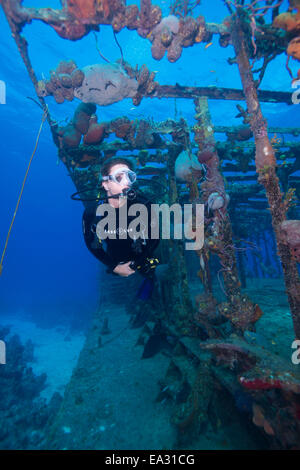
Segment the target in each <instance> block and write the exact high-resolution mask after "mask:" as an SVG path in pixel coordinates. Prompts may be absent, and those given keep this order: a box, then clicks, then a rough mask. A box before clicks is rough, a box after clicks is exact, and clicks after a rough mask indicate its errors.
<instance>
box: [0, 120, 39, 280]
mask: <svg viewBox="0 0 300 470" xmlns="http://www.w3.org/2000/svg"><path fill="white" fill-rule="evenodd" d="M47 114H48V111H45V112H44V114H43V116H42V122H41V125H40V128H39V132H38V135H37V138H36V141H35V146H34V149H33V152H32V155H31V157H30V160H29V163H28V167H27V170H26V173H25V176H24V180H23V184H22V187H21V191H20V194H19V197H18V202H17V205H16V208H15V212H14V215H13V218H12V221H11V224H10V227H9V230H8V234H7V237H6V241H5V246H4V250H3V252H2V256H1V261H0V276H1V274H2V269H3V258H4V255H5V252H6V248H7V244H8V240H9V237H10V232H11V229H12V226H13V224H14V221H15V218H16V215H17V211H18V208H19V204H20V201H21V197H22V194H23V190H24V186H25V182H26V179H27V175H28V172H29V169H30V165H31V162H32V159H33V157H34V154H35V152H36V149H37V146H38V143H39V139H40V135H41V132H42V129H43V125H44V122H45V120H46V117H47Z"/></svg>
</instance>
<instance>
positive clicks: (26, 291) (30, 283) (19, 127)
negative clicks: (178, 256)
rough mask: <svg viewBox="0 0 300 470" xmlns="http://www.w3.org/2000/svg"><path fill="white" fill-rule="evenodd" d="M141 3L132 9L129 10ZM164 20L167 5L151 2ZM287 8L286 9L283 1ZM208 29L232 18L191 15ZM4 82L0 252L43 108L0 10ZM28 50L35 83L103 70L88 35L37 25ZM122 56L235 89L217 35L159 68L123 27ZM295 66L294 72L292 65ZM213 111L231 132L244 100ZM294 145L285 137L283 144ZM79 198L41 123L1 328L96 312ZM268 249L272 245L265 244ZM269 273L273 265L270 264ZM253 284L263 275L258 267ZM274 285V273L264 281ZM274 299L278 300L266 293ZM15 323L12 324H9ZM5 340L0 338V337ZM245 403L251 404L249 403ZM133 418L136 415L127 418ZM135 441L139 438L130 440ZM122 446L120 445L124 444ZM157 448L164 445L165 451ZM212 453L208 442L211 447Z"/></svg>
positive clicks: (286, 111)
mask: <svg viewBox="0 0 300 470" xmlns="http://www.w3.org/2000/svg"><path fill="white" fill-rule="evenodd" d="M130 3H133V4H134V3H137V2H135V1H131V2H127V4H130ZM155 3H156V4H157V5H160V6H161V8H162V10H163V12H164V14H167V13H168V7H169V5H168V2H167V1H164V0H160V1H156V2H155ZM23 5H24V6H28V7H36V8H37V7H51V8H60V6H61V3H60V2H59V1H58V0H57V1H50V0H44V1H42V0H25V1H24V2H23ZM284 5H285V6H286V8H284V7H283V8H282V10H283V11H284V10H286V9H287V6H288V2H287V1H285V2H284ZM196 13H197V14H203V15H204V16H205V18H206V19H207V21H209V22H216V23H219V22H221V21H222V20H223V18H224V17H225V16H228V10H227V8H226V7H225V5H224V3H223V2H221V1H219V0H213V1H209V2H208V1H203V2H202V4H201V5H200V6H199V7H197V9H196ZM0 26H1V28H0V31H1V33H0V34H1V41H0V54H1V66H0V80H2V81H4V82H5V84H6V104H2V105H0V123H1V139H0V154H1V157H2V158H1V160H2V169H1V172H0V200H1V201H2V203H1V204H0V247H1V249H2V247H4V243H5V239H6V235H7V231H8V229H9V225H10V222H11V219H12V216H13V213H14V209H15V205H16V203H17V197H18V193H19V191H20V188H21V184H22V181H23V177H24V175H25V172H26V168H27V165H28V162H29V158H30V155H31V153H32V151H33V148H34V144H35V140H36V137H37V133H38V129H39V126H40V122H41V117H42V115H41V109H40V108H39V107H38V106H37V105H36V104H35V103H34V102H33V100H31V99H28V98H29V97H31V98H35V90H34V87H33V85H32V83H31V81H30V79H29V77H28V74H27V71H26V68H25V66H24V63H23V61H22V59H21V56H20V54H19V52H18V50H17V47H16V44H15V42H14V40H13V38H12V37H11V32H10V29H9V26H8V23H7V21H6V19H5V16H4V14H3V11H2V9H0ZM23 33H24V35H25V37H26V40H27V41H28V44H29V54H30V59H31V63H32V65H33V68H34V70H35V73H36V75H37V77H38V79H41V78H43V76H48V75H49V71H50V70H51V69H54V68H55V67H56V66H57V64H58V62H59V61H61V60H69V59H73V60H74V61H75V62H76V64H77V65H78V67H84V66H85V65H88V64H93V63H97V62H99V61H100V62H101V59H100V58H99V54H98V52H97V49H96V45H95V39H94V36H93V35H92V34H89V35H87V36H86V37H84V38H82V39H81V40H80V41H68V40H64V39H62V38H60V37H59V36H58V35H57V34H56V33H55V31H54V30H53V29H52V28H49V27H48V26H47V25H45V24H43V23H41V22H38V21H34V22H33V23H32V24H31V25H29V26H26V27H25V29H24V31H23ZM98 37H99V47H100V50H101V52H102V53H103V54H104V55H105V56H106V57H108V58H109V60H110V61H115V60H117V59H119V58H120V51H119V48H118V47H117V45H116V43H115V40H114V36H113V33H112V29H111V27H110V26H101V27H100V33H99V34H98ZM118 41H119V43H120V44H121V47H122V50H123V54H124V58H125V60H126V61H127V62H129V63H130V64H131V65H132V66H135V65H136V64H137V65H138V66H139V67H141V66H142V65H143V64H146V65H147V67H148V68H149V69H150V70H155V71H156V72H157V73H156V79H157V80H158V81H159V82H160V84H169V85H175V84H176V83H179V84H180V85H191V86H220V87H231V88H239V89H240V88H241V80H240V76H239V73H238V69H237V66H236V65H233V66H230V65H229V64H228V63H227V59H228V58H229V57H233V56H234V51H233V48H232V46H229V47H227V48H221V47H220V46H219V44H218V40H217V38H216V37H214V39H213V41H212V42H213V43H212V45H211V46H210V47H207V48H205V45H203V44H199V45H195V46H194V47H189V48H185V49H183V53H182V56H181V58H180V60H178V61H177V62H175V63H174V64H171V63H170V62H168V60H167V58H166V57H164V58H163V59H162V60H161V61H156V60H154V59H153V58H152V56H151V50H150V49H151V44H150V42H149V41H147V40H145V39H142V38H141V37H140V36H138V34H137V33H136V32H135V31H129V30H127V29H123V30H122V31H121V32H120V33H119V34H118ZM285 61H286V56H285V54H281V55H280V56H278V57H277V58H276V59H275V60H273V61H272V62H271V63H270V65H269V67H268V69H267V71H266V74H265V76H264V79H263V82H262V85H261V88H262V89H264V90H274V91H286V92H292V91H293V90H292V88H291V79H290V77H289V75H288V73H287V70H286V68H285ZM291 68H292V70H293V71H294V74H296V71H297V63H296V62H293V63H292V64H291ZM46 101H47V103H48V104H49V107H50V110H51V114H52V115H53V116H54V117H55V119H56V120H58V121H62V120H64V119H65V118H70V117H71V116H72V114H73V112H74V110H75V107H76V106H77V104H78V101H76V100H74V101H73V102H71V103H66V102H65V103H64V105H58V104H56V103H55V101H54V100H53V99H52V98H48V99H47V100H46ZM209 104H210V112H211V116H212V121H213V123H214V124H215V125H227V126H228V125H236V124H238V122H237V119H236V118H235V116H236V114H237V110H236V106H235V105H236V104H243V103H241V102H232V101H217V100H216V101H214V100H211V101H210V102H209ZM262 110H263V113H264V115H265V117H266V118H267V120H268V124H269V126H282V125H284V126H285V127H289V126H291V127H293V126H295V117H296V116H298V115H299V112H298V108H297V105H291V106H287V105H285V104H267V103H262ZM175 112H176V113H177V116H178V117H183V118H184V119H186V120H187V122H188V123H189V124H191V123H193V122H194V121H193V116H194V108H193V103H192V100H177V103H176V110H175V105H174V100H167V99H161V100H151V99H143V100H142V102H141V104H140V105H139V106H138V107H136V106H133V104H132V101H131V100H130V99H125V100H123V101H122V102H119V103H115V104H113V105H110V106H107V107H103V108H99V107H98V110H97V114H98V117H99V120H103V121H108V120H111V119H114V118H116V117H118V116H123V115H126V116H128V117H129V119H135V118H141V117H143V118H145V117H146V118H154V119H155V120H157V121H162V120H164V119H167V118H174V116H175ZM293 139H296V137H290V138H289V140H293ZM74 191H75V189H74V185H73V183H72V181H71V179H70V178H69V176H68V175H67V171H66V168H65V167H64V166H63V164H62V163H61V162H58V157H57V148H56V147H55V145H54V143H53V141H52V137H51V133H50V130H49V127H48V126H47V123H46V124H45V125H44V128H43V131H42V134H41V138H40V142H39V145H38V149H37V152H36V154H35V156H34V159H33V163H32V166H31V168H30V172H29V175H28V179H27V181H26V185H25V189H24V193H23V197H22V200H21V203H20V206H19V209H18V212H17V216H16V219H15V223H14V226H13V230H12V232H11V236H10V239H9V243H8V247H7V252H6V255H5V258H4V261H3V272H2V275H1V277H0V323H1V315H2V316H3V318H5V322H7V319H9V318H10V317H11V318H12V319H15V318H17V319H27V320H30V321H33V322H36V324H37V325H41V326H43V327H44V328H55V327H56V326H59V325H62V324H63V325H64V326H66V325H67V326H70V325H73V327H74V329H77V330H79V331H83V330H84V328H86V327H87V326H88V325H89V319H90V318H91V316H92V314H93V312H94V311H95V310H96V309H97V307H98V304H99V289H100V290H101V283H102V280H103V282H104V279H106V278H105V272H104V271H105V270H104V269H103V267H102V266H101V265H100V263H99V262H98V261H97V260H96V259H95V258H93V257H92V256H91V255H90V253H89V252H88V251H87V249H86V246H85V244H84V241H83V236H82V227H81V224H82V222H81V217H82V212H83V206H82V205H81V203H80V202H74V201H72V200H71V199H70V195H71V194H72V193H73V192H74ZM269 243H270V244H271V243H273V242H272V240H271V239H270V241H269ZM272 263H273V266H274V269H275V268H276V269H277V268H278V269H280V268H279V267H278V260H273V261H272ZM253 264H254V261H253V258H251V253H250V254H249V264H248V268H249V272H252V271H253V269H254V268H253ZM256 274H257V277H261V278H263V277H265V273H264V272H263V271H262V268H260V267H258V272H257V273H256ZM270 277H272V275H270ZM272 295H274V294H272ZM13 322H14V320H12V321H11V323H12V324H13ZM0 339H1V338H0ZM247 405H248V402H247ZM132 414H133V410H132ZM137 440H138V438H137V437H136V442H137ZM124 445H125V444H124ZM162 445H163V444H162ZM207 445H208V444H207Z"/></svg>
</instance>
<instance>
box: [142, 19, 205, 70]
mask: <svg viewBox="0 0 300 470" xmlns="http://www.w3.org/2000/svg"><path fill="white" fill-rule="evenodd" d="M210 37H211V36H210V35H209V34H208V33H207V31H206V27H205V20H204V17H203V16H199V17H198V18H196V19H195V18H193V17H192V16H186V17H182V18H180V19H178V18H177V17H176V16H175V15H169V16H167V17H165V18H163V19H162V20H161V22H160V23H159V24H158V25H157V26H156V27H155V28H154V29H153V30H152V32H151V33H150V35H149V39H150V41H151V42H152V47H151V52H152V56H153V57H154V59H157V60H160V59H162V58H163V56H164V55H165V53H166V52H167V55H168V60H169V61H170V62H176V61H177V60H178V59H179V58H180V56H181V53H182V48H183V47H189V46H192V45H193V44H194V43H199V42H202V41H205V40H206V41H208V40H209V39H210Z"/></svg>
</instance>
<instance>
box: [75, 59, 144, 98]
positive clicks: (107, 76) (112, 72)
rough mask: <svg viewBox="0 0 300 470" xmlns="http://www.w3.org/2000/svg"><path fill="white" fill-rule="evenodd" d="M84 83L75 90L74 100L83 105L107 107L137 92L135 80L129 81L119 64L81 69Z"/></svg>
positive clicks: (96, 65)
mask: <svg viewBox="0 0 300 470" xmlns="http://www.w3.org/2000/svg"><path fill="white" fill-rule="evenodd" d="M82 71H83V73H84V81H83V83H82V85H81V86H80V87H77V88H76V90H75V96H76V98H79V99H80V100H81V101H83V102H84V103H96V104H98V105H101V106H107V105H109V104H112V103H116V102H117V101H121V100H123V99H124V98H128V97H133V96H134V95H135V93H136V91H137V88H138V84H137V82H136V80H134V79H131V78H130V77H129V76H128V75H127V73H126V72H125V70H124V69H123V68H122V67H121V66H120V65H119V64H116V63H115V64H94V65H88V66H86V67H84V68H83V69H82Z"/></svg>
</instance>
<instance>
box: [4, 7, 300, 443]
mask: <svg viewBox="0 0 300 470" xmlns="http://www.w3.org/2000/svg"><path fill="white" fill-rule="evenodd" d="M224 3H225V4H226V5H227V8H228V16H227V17H226V18H224V20H223V22H222V23H221V24H215V23H209V18H204V17H203V16H196V14H195V11H196V7H197V6H198V5H199V4H200V2H199V1H196V2H189V1H188V0H182V1H176V2H172V3H171V6H170V14H169V15H168V16H164V17H163V15H162V11H161V9H160V7H158V6H156V5H154V4H152V2H151V0H141V2H140V7H138V6H137V5H129V6H126V3H125V1H124V0H64V1H62V2H61V4H62V5H61V9H59V10H54V9H51V8H27V7H24V6H23V5H22V2H21V0H1V5H2V8H3V10H4V13H5V15H6V18H7V21H8V23H9V26H10V28H11V31H12V36H13V38H14V40H15V41H16V44H17V46H18V49H19V52H20V54H21V57H22V59H23V61H24V63H25V66H26V68H27V70H28V74H29V76H30V78H31V80H32V82H33V85H34V87H35V90H36V94H37V99H38V100H39V103H40V106H41V107H42V110H43V112H44V117H45V119H47V122H48V124H49V126H50V128H51V133H52V136H53V142H54V144H55V146H56V147H57V153H58V156H59V158H60V160H61V161H62V162H63V164H64V165H65V167H66V170H67V173H68V175H69V176H70V177H71V178H72V181H73V182H74V186H75V188H76V195H77V196H74V197H79V198H80V199H81V200H82V201H83V203H84V204H89V201H91V200H95V198H97V197H98V193H99V187H98V181H99V175H100V170H101V164H102V162H103V161H104V160H105V159H106V158H107V157H109V156H113V155H119V154H122V152H124V151H130V152H131V154H132V155H133V156H134V158H135V159H136V163H137V168H138V170H137V171H138V174H139V176H140V178H141V180H142V182H143V184H144V186H145V190H146V191H149V192H150V193H151V194H152V196H155V197H156V199H157V202H159V203H163V202H168V203H170V204H173V203H174V202H180V203H184V202H191V203H194V204H196V203H197V202H201V203H203V204H204V205H205V207H206V210H207V212H206V217H205V220H204V223H205V243H204V246H203V248H202V249H201V250H199V251H198V252H197V256H198V260H199V276H198V277H199V286H200V285H201V283H202V284H203V288H202V289H201V292H202V293H201V294H200V295H198V296H197V298H196V302H194V301H193V299H191V296H190V292H189V286H188V267H187V265H186V259H185V254H184V250H183V246H182V243H181V241H178V240H170V241H168V242H166V243H163V244H161V258H162V259H163V261H164V262H165V263H168V264H169V269H170V273H172V274H170V276H169V277H168V278H167V280H166V281H165V282H163V284H162V288H161V289H160V290H159V291H157V292H156V293H155V295H156V296H159V299H160V300H159V302H158V303H157V302H154V303H153V304H151V305H150V307H149V308H150V310H151V309H152V312H153V315H152V317H151V321H150V322H149V324H148V325H146V327H145V328H144V330H143V333H142V336H143V340H144V341H146V340H147V337H150V336H151V334H153V331H157V329H158V328H159V331H160V334H164V335H166V336H171V337H172V338H175V339H176V341H175V343H176V345H175V346H174V349H173V356H172V357H171V359H170V367H169V371H168V374H167V376H166V379H165V382H164V383H163V384H162V396H163V397H167V398H169V399H171V400H174V413H173V415H172V421H173V423H174V426H176V427H177V428H178V431H179V432H180V433H181V434H182V433H184V432H187V431H188V430H190V429H191V426H194V427H195V426H196V427H197V429H199V427H201V421H202V420H204V419H205V413H206V411H207V408H208V405H209V402H210V400H211V399H212V396H213V393H214V392H213V390H214V383H215V382H218V383H219V385H221V386H222V387H224V388H226V389H227V391H228V392H229V393H230V394H232V395H233V396H234V395H236V394H237V393H238V390H243V391H244V392H245V393H248V394H249V395H250V396H251V397H252V400H253V402H254V404H253V407H252V414H251V417H252V420H253V423H254V424H255V425H256V426H258V428H259V429H260V430H261V432H262V433H263V434H264V435H265V436H266V438H267V439H268V440H269V443H270V446H271V447H272V446H273V447H275V448H287V449H289V448H299V435H300V421H299V418H300V414H299V410H300V401H299V397H300V377H299V372H298V374H296V371H295V370H294V369H293V366H292V365H291V364H289V363H285V362H284V361H282V362H281V361H279V360H278V358H277V357H272V354H271V353H268V352H266V351H265V350H264V348H261V347H259V346H257V345H255V346H254V345H252V344H249V343H248V342H247V341H246V339H245V335H244V333H245V332H249V331H255V323H256V322H257V321H258V319H259V318H260V317H261V316H262V315H263V312H262V310H261V308H260V306H259V305H258V304H256V303H255V302H253V301H252V300H251V298H249V297H248V296H246V295H245V294H244V293H243V287H245V282H246V275H245V272H244V267H243V257H242V252H243V250H245V249H246V248H245V246H246V247H247V243H246V245H243V241H242V240H243V239H245V238H246V239H248V245H249V244H250V241H249V237H248V234H249V233H250V232H251V233H252V234H253V236H254V237H255V236H256V235H257V237H258V236H259V235H260V234H258V233H257V232H255V228H254V226H255V225H257V224H258V222H259V227H260V230H261V229H262V227H264V228H265V231H270V230H271V231H272V234H273V235H272V236H273V240H274V243H276V247H275V246H274V254H275V252H276V251H277V254H278V256H279V259H280V263H281V268H282V272H283V277H284V282H285V288H286V293H287V297H288V302H289V306H290V310H291V314H292V318H293V325H294V337H295V339H297V338H300V280H299V273H298V268H297V263H298V262H299V261H300V221H299V220H297V198H298V199H299V196H300V178H299V176H293V174H294V173H295V172H296V171H297V170H299V169H300V142H299V141H298V140H297V139H294V137H296V138H297V137H299V135H300V128H299V127H294V128H287V127H277V128H268V123H267V121H266V119H265V117H264V115H263V113H262V110H261V106H260V103H262V102H267V103H284V104H285V105H286V106H288V105H292V97H291V93H287V92H279V91H278V92H274V91H272V92H270V91H268V90H262V89H261V88H260V84H261V82H262V79H263V76H264V73H265V71H266V68H267V66H268V64H269V63H270V62H271V61H272V60H273V59H275V58H276V56H277V55H279V54H282V53H286V54H287V64H286V67H287V70H288V72H289V73H290V75H292V72H291V69H290V67H289V60H290V59H292V60H300V2H299V1H298V0H290V2H289V5H290V6H289V9H288V11H282V3H283V2H282V1H276V0H275V1H274V0H270V1H261V2H258V1H257V0H254V1H252V2H250V1H249V2H245V1H239V0H234V1H229V0H228V1H225V2H224ZM267 14H268V15H269V16H270V14H271V17H272V20H271V22H270V23H267V22H266V21H265V17H266V15H267ZM32 21H42V22H44V23H46V24H47V25H49V27H50V28H53V29H54V30H55V31H56V33H57V34H58V35H59V36H60V37H62V38H65V39H68V40H71V41H78V40H80V39H81V38H82V37H84V36H85V35H87V34H92V33H93V32H95V31H98V30H99V26H100V25H111V27H112V29H113V31H114V34H115V35H117V33H118V32H120V31H121V30H122V29H123V28H128V29H129V30H136V31H137V33H138V34H139V35H140V36H141V37H142V38H144V39H145V41H150V42H151V53H152V56H153V58H155V59H156V60H160V59H162V58H163V57H164V56H165V55H166V56H167V59H168V61H169V62H170V63H174V62H176V61H178V60H180V57H181V54H182V50H183V48H185V47H194V46H196V45H197V44H199V43H205V44H208V45H209V44H210V43H211V40H212V38H213V37H214V36H216V37H218V39H219V45H220V47H227V46H228V45H229V44H231V45H233V47H234V50H235V57H234V58H233V59H230V63H231V65H232V66H236V67H237V70H238V71H239V73H240V77H241V81H242V89H230V88H221V87H201V86H198V87H197V86H181V85H180V84H176V85H173V86H171V85H168V84H161V83H159V82H158V81H156V80H155V73H154V72H153V71H152V72H151V71H150V70H149V69H148V67H147V66H146V65H143V66H142V67H140V68H138V67H137V66H136V67H135V66H134V64H129V63H127V62H126V61H125V60H124V58H123V56H122V58H121V59H120V60H119V61H118V62H116V63H113V64H112V63H101V64H92V65H87V66H86V67H84V68H82V69H80V68H78V67H77V64H76V62H75V61H73V60H72V59H71V58H70V60H69V61H61V62H60V63H58V64H57V67H56V69H55V70H51V71H50V72H49V76H48V77H46V78H40V77H37V76H36V74H35V71H34V69H33V67H32V65H31V62H30V57H29V52H28V43H27V41H26V39H25V37H24V36H23V35H22V33H23V30H24V29H25V27H27V25H29V24H30V23H32ZM100 34H101V33H100ZM196 54H199V52H198V51H197V50H196V48H195V55H196ZM258 59H260V60H263V65H262V66H261V67H260V68H259V69H257V70H255V69H254V62H255V61H257V60H258ZM251 61H252V64H251ZM228 66H230V65H228ZM291 79H292V80H293V81H294V82H296V81H297V80H298V79H299V80H300V70H299V71H298V76H297V77H293V76H292V77H291ZM146 97H147V98H151V99H152V100H153V101H154V100H156V99H160V98H172V99H176V100H179V99H185V100H192V102H193V105H194V109H195V115H194V125H193V126H189V125H188V123H187V122H186V121H185V120H184V119H182V118H181V119H179V120H177V119H169V118H168V119H167V118H166V119H165V120H164V121H161V122H156V121H154V120H151V119H135V120H130V119H129V118H128V117H127V116H121V117H120V116H116V118H115V119H113V120H111V121H109V122H100V121H98V118H97V107H100V106H106V105H109V104H112V103H115V102H117V101H121V100H122V99H124V98H131V99H132V101H133V104H134V105H135V106H138V105H139V104H140V103H141V101H142V100H143V98H146ZM75 99H76V100H77V101H78V103H79V104H78V106H77V108H76V110H75V113H74V115H73V117H72V119H71V120H70V121H69V122H68V123H67V124H66V125H64V126H61V125H59V124H58V123H57V122H56V121H55V120H54V119H52V117H51V102H52V101H53V100H55V101H56V103H59V104H61V106H64V102H65V101H67V102H69V101H72V100H75ZM210 100H228V101H230V100H232V101H234V100H241V101H245V106H240V105H238V113H239V117H240V118H241V119H242V124H241V125H238V126H233V127H232V126H231V127H229V126H215V125H214V123H213V122H212V120H211V116H210V111H209V102H210ZM225 136H226V138H225ZM277 136H282V137H283V136H284V138H282V137H281V138H278V137H277ZM289 136H292V137H293V138H292V139H291V140H288V139H289ZM220 137H221V138H220ZM286 155H288V158H286ZM283 163H284V164H283ZM248 171H252V172H254V171H255V172H256V175H255V174H254V175H253V176H249V175H248V174H247V172H248ZM238 172H240V173H243V174H244V175H245V176H240V175H238V174H236V175H235V173H238ZM232 173H233V175H232ZM143 177H144V180H143ZM243 181H247V182H248V183H249V184H247V185H244V184H243ZM157 188H160V189H162V191H160V190H159V189H157ZM271 227H272V228H271ZM194 229H197V227H195V226H194ZM264 243H265V245H266V246H267V245H269V243H270V242H268V241H267V240H266V239H265V240H264ZM270 256H271V255H270ZM212 258H213V259H216V260H217V263H218V266H219V271H218V276H219V277H220V278H222V279H223V281H222V286H223V287H222V289H223V293H224V296H223V298H222V299H220V298H217V296H216V295H215V294H216V293H215V292H214V288H213V282H212V276H211V259H212ZM157 304H159V305H160V309H159V311H156V309H155V305H157ZM137 308H138V306H137ZM143 308H144V307H143ZM95 325H96V326H95ZM95 325H94V328H93V329H92V333H91V335H90V337H89V338H88V341H87V345H86V348H87V349H85V351H84V352H83V353H82V356H81V358H80V361H79V365H78V367H77V369H76V370H75V371H74V374H73V378H72V381H71V384H72V383H73V384H74V383H77V385H78V380H80V379H78V377H80V370H82V367H83V366H82V361H84V357H85V356H84V354H86V353H87V350H88V349H89V348H91V345H93V347H94V346H95V344H96V342H97V341H96V339H95V335H96V333H97V331H98V330H97V328H98V326H99V325H98V326H97V318H95ZM93 374H97V370H96V369H95V370H93V371H91V377H92V375H93ZM87 380H88V379H87V377H86V375H85V376H84V381H87ZM71 384H70V386H71ZM171 385H172V386H171ZM74 386H75V385H74ZM183 390H184V393H183V392H182V391H183ZM179 395H180V396H182V397H183V398H182V400H181V401H180V400H179V399H178V397H179ZM72 399H73V398H72V394H71V393H67V394H66V397H65V402H64V404H63V405H62V409H61V411H60V414H59V417H58V421H57V422H62V421H64V420H65V418H66V416H67V415H68V413H70V409H72ZM271 404H272V406H271ZM62 417H63V418H64V419H63V418H62ZM57 429H58V425H57V423H56V424H54V425H53V428H52V429H51V432H50V433H49V436H50V437H49V442H48V445H49V446H51V445H52V446H53V447H57V446H58V445H62V444H61V439H62V437H61V436H60V437H59V438H58V437H57V435H56V430H57Z"/></svg>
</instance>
